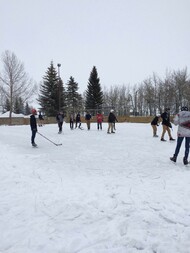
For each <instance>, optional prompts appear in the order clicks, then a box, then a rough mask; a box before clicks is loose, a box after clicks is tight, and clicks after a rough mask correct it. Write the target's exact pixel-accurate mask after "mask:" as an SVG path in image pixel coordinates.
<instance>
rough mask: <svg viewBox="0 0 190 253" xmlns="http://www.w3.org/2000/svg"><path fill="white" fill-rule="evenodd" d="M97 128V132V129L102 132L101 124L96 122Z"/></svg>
mask: <svg viewBox="0 0 190 253" xmlns="http://www.w3.org/2000/svg"><path fill="white" fill-rule="evenodd" d="M97 127H98V130H99V129H101V130H102V122H97Z"/></svg>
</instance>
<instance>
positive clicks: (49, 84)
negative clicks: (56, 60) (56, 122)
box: [37, 62, 65, 116]
mask: <svg viewBox="0 0 190 253" xmlns="http://www.w3.org/2000/svg"><path fill="white" fill-rule="evenodd" d="M37 100H38V102H39V104H40V106H41V109H42V111H43V112H44V113H45V114H46V115H47V116H55V115H56V114H57V112H58V111H63V110H64V109H65V96H64V87H63V81H62V80H61V78H59V77H58V75H57V71H56V69H55V68H54V66H53V62H51V64H50V67H48V70H47V71H46V75H45V76H44V77H43V83H42V84H41V86H40V94H39V98H38V99H37Z"/></svg>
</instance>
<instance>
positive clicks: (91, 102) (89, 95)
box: [85, 66, 103, 110]
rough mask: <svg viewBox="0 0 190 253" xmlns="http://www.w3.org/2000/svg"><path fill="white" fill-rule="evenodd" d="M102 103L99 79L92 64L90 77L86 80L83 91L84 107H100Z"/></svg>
mask: <svg viewBox="0 0 190 253" xmlns="http://www.w3.org/2000/svg"><path fill="white" fill-rule="evenodd" d="M102 104H103V92H102V89H101V85H100V79H99V78H98V73H97V69H96V67H95V66H94V67H93V69H92V71H91V73H90V78H89V80H88V86H87V90H86V93H85V107H86V109H87V110H89V109H94V110H96V109H100V108H102Z"/></svg>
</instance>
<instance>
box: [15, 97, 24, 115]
mask: <svg viewBox="0 0 190 253" xmlns="http://www.w3.org/2000/svg"><path fill="white" fill-rule="evenodd" d="M14 113H17V114H19V113H24V103H23V100H22V98H21V97H16V98H15V102H14Z"/></svg>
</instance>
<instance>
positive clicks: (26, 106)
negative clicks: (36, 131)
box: [24, 102, 31, 115]
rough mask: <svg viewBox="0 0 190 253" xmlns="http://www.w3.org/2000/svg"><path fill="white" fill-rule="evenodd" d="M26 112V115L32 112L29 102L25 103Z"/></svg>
mask: <svg viewBox="0 0 190 253" xmlns="http://www.w3.org/2000/svg"><path fill="white" fill-rule="evenodd" d="M24 114H25V115H29V114H31V108H30V106H29V104H28V102H26V104H25V107H24Z"/></svg>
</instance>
